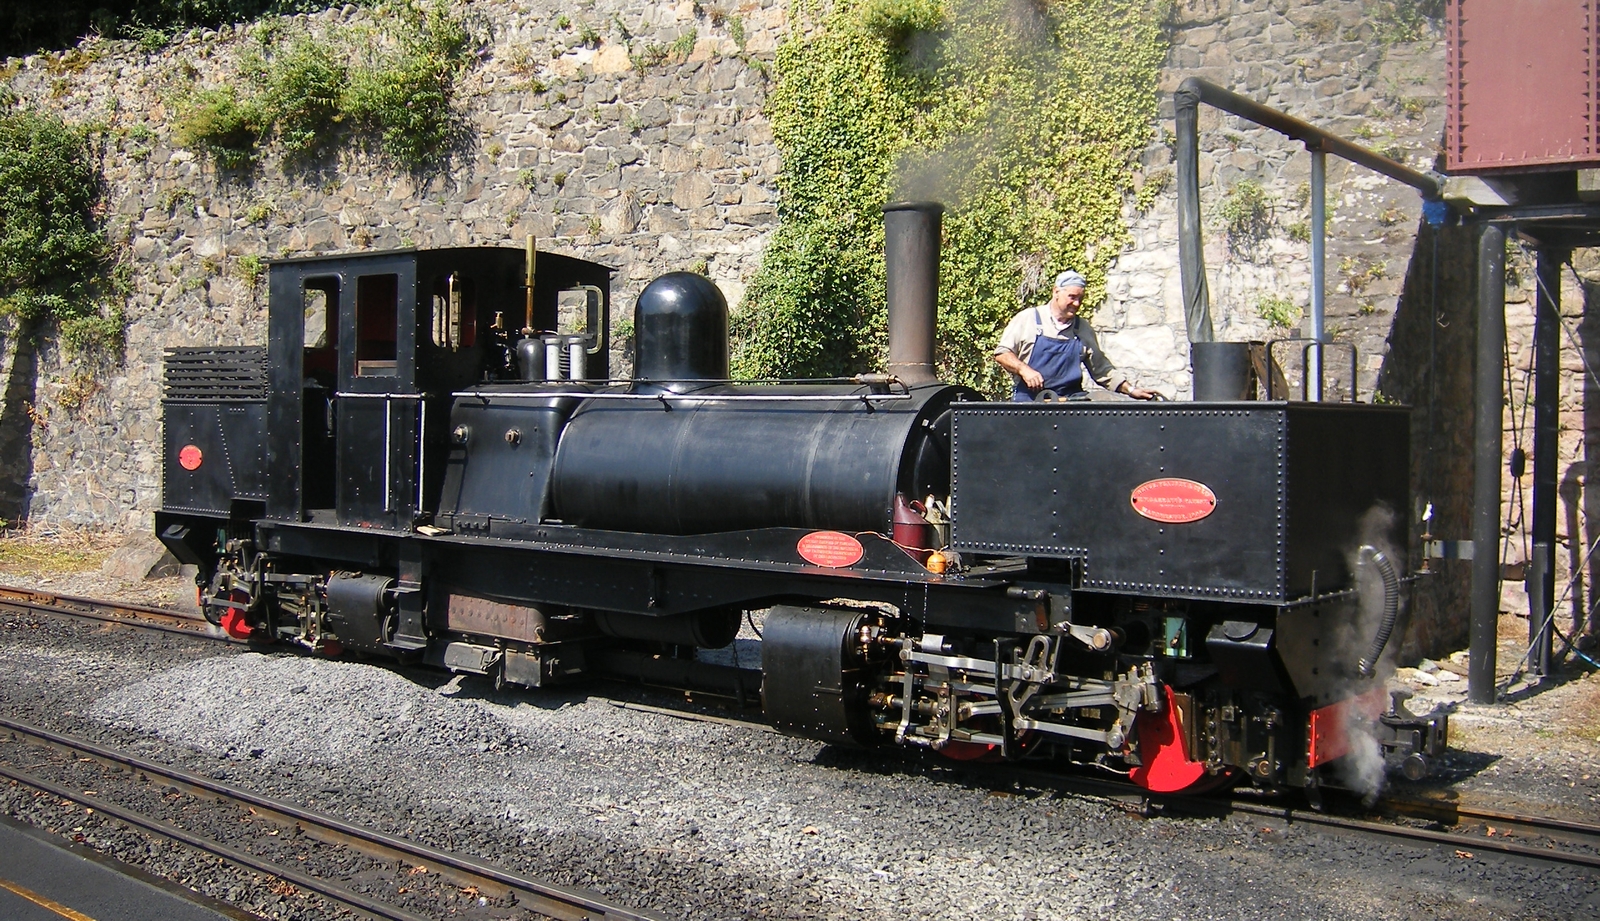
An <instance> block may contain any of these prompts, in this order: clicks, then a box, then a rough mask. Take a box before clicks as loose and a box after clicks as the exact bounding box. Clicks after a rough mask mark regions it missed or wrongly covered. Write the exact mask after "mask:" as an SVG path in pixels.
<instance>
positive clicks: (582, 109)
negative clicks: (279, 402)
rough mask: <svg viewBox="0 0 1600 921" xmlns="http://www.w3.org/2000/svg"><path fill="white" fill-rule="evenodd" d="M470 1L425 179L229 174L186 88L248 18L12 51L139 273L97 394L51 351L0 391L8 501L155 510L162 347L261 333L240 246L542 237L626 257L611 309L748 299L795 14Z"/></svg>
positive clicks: (121, 514)
mask: <svg viewBox="0 0 1600 921" xmlns="http://www.w3.org/2000/svg"><path fill="white" fill-rule="evenodd" d="M459 8H460V9H461V10H463V11H464V12H465V13H466V14H467V15H468V16H470V17H472V19H473V20H474V21H475V22H476V24H477V27H478V29H479V31H480V32H481V33H482V34H484V35H486V36H487V37H488V41H487V43H486V45H485V46H484V48H483V51H482V54H481V56H480V59H479V61H478V62H477V64H476V66H475V67H474V68H473V69H472V70H471V71H469V72H468V74H467V75H466V76H465V77H464V78H463V80H462V83H461V84H460V86H459V99H458V105H459V107H460V109H461V110H462V111H463V113H464V114H465V117H466V121H467V124H468V126H469V128H470V131H469V140H468V143H467V145H466V148H465V149H464V150H463V151H462V152H461V153H460V154H458V155H457V156H456V157H455V158H454V159H453V160H452V161H451V162H450V164H449V165H448V168H446V169H444V170H441V171H439V172H438V173H436V174H433V175H427V176H420V177H419V176H414V175H410V174H406V173H403V172H396V171H394V170H391V169H388V168H387V167H386V166H385V165H384V164H383V163H382V162H380V161H379V160H378V159H376V158H375V157H371V156H368V155H366V154H363V153H360V152H348V151H347V152H344V153H341V154H340V155H339V161H338V163H337V164H336V166H332V167H330V168H328V169H327V170H325V171H322V172H312V173H293V172H286V171H285V169H284V167H283V164H282V163H281V162H280V161H279V159H278V157H277V156H276V155H275V154H273V153H272V152H270V151H269V153H268V155H267V156H266V157H265V158H264V160H263V162H262V163H261V165H260V167H259V168H258V169H257V170H256V171H255V172H254V173H253V174H252V175H251V176H249V177H230V176H225V175H219V173H218V172H217V170H216V169H215V167H214V166H213V165H212V164H211V163H210V162H209V161H208V160H207V159H205V158H204V157H200V156H197V155H196V154H195V153H194V152H193V151H190V150H185V149H183V148H181V147H180V146H178V144H177V141H176V139H175V137H174V126H173V114H174V108H175V106H176V103H177V100H178V99H179V98H180V96H181V94H182V92H183V91H185V90H187V89H188V88H190V87H191V86H193V85H196V84H198V85H200V86H221V85H224V84H227V83H229V82H230V81H233V80H236V79H238V78H237V73H238V65H239V61H240V58H241V56H242V55H244V54H245V53H247V51H248V50H249V49H250V47H251V46H252V44H253V43H254V42H255V41H256V40H255V39H254V38H252V36H251V28H250V27H248V26H244V27H239V28H229V27H224V28H222V29H219V30H216V31H210V30H208V31H205V32H195V33H191V34H189V35H186V36H184V37H182V38H181V39H179V40H178V41H176V42H175V43H174V44H172V45H171V46H170V47H168V48H166V49H165V50H163V51H161V52H159V53H154V54H145V53H142V52H140V51H139V50H137V49H136V48H135V47H134V46H133V44H132V43H130V42H110V41H93V40H91V41H88V42H85V43H84V44H83V45H82V46H80V51H83V52H85V53H84V54H83V55H81V56H80V57H79V58H78V60H79V61H81V62H86V63H84V65H83V66H82V68H81V70H75V71H74V70H63V69H62V68H61V67H60V66H58V61H57V60H56V59H51V58H48V57H44V56H36V57H30V58H27V59H24V60H22V61H20V62H18V63H19V65H20V66H19V69H18V72H17V73H16V75H15V76H14V77H13V78H12V79H11V81H10V85H11V87H12V89H13V91H15V92H16V93H17V94H18V95H19V96H21V97H22V98H23V99H24V100H25V101H26V102H27V103H28V104H30V105H32V106H35V107H38V108H42V109H45V110H50V111H57V112H59V113H61V114H62V115H63V117H65V118H66V119H67V120H68V121H70V122H76V123H95V124H98V125H100V126H102V127H103V132H102V137H104V138H106V141H105V148H104V161H103V166H104V171H105V176H106V187H107V198H106V200H107V206H108V211H109V222H110V225H111V229H112V234H113V236H114V239H115V242H116V243H118V244H119V245H121V246H123V247H125V249H126V252H127V254H128V258H129V260H130V261H131V262H132V264H133V266H134V270H135V271H134V277H135V290H134V293H133V296H132V298H131V300H130V302H129V305H128V307H129V321H130V322H129V325H128V330H127V337H128V348H127V354H126V360H125V362H124V363H123V365H122V366H121V367H119V368H116V369H113V370H112V371H111V372H110V373H108V374H105V375H102V376H101V378H100V383H99V384H98V385H97V387H98V389H96V390H95V391H94V392H92V393H88V394H84V393H82V392H81V390H82V388H81V387H75V386H74V385H73V384H72V383H71V375H70V373H69V372H70V369H68V368H67V367H65V365H64V362H63V359H62V356H61V355H60V353H59V352H58V351H57V350H55V349H54V348H53V347H46V348H45V349H44V351H43V352H42V353H41V354H40V355H39V357H38V368H37V371H38V373H37V384H36V385H29V386H27V387H24V388H23V389H24V390H26V392H25V393H20V392H19V393H17V394H13V396H15V399H8V400H7V401H5V402H4V403H3V404H0V409H3V411H4V416H3V417H0V432H4V433H6V435H4V436H0V452H4V457H5V458H6V459H7V465H6V466H7V469H8V472H10V473H11V474H12V475H13V477H14V478H16V479H18V480H20V482H19V483H18V484H17V485H16V488H15V489H13V493H14V494H16V500H15V501H14V502H13V503H12V505H13V506H14V507H15V508H16V510H17V512H18V513H20V515H18V516H17V517H25V518H27V519H29V520H31V521H33V522H35V523H41V524H49V523H56V522H60V523H72V524H99V525H103V526H106V527H110V528H117V529H126V530H139V529H145V528H148V527H149V521H150V513H151V512H152V511H153V510H154V509H155V508H157V507H158V506H159V503H160V492H161V481H160V467H159V458H158V455H159V450H160V431H161V430H160V398H161V356H162V352H163V350H164V349H166V348H169V347H174V346H191V345H204V344H221V345H237V344H246V343H260V342H264V341H265V338H266V304H265V299H266V285H265V279H264V278H256V277H252V272H251V271H250V263H249V260H247V259H245V258H244V257H262V258H271V257H281V256H295V255H305V254H312V253H324V252H337V251H346V250H360V249H385V248H394V247H401V246H411V245H415V246H423V247H428V246H456V245H479V244H498V245H514V246H520V245H521V243H522V240H523V239H524V237H525V236H526V235H527V234H534V235H536V236H537V237H538V239H539V241H540V245H541V247H543V248H548V249H553V250H556V251H559V252H564V253H568V254H571V255H575V256H579V257H582V258H586V259H593V260H596V261H599V262H602V263H605V264H607V265H610V266H613V267H615V268H616V269H617V273H616V275H615V276H614V279H613V286H612V290H613V303H614V305H615V310H614V314H615V315H614V317H613V322H614V323H615V322H616V321H618V320H622V319H626V318H627V317H629V316H631V313H632V309H633V302H634V300H635V298H636V297H637V295H638V293H639V291H640V290H641V289H642V288H643V287H644V285H645V284H646V283H647V282H648V281H649V280H650V279H652V278H654V277H656V276H658V275H660V274H663V273H665V272H669V271H676V270H684V269H689V270H694V271H701V272H704V273H706V274H707V275H709V276H710V277H711V278H712V280H714V281H715V282H716V283H717V284H718V285H720V286H721V287H722V289H723V291H724V292H725V293H726V294H727V295H728V299H729V302H730V303H734V304H737V303H738V300H739V298H740V297H741V295H742V293H743V290H744V286H745V284H746V282H747V281H748V280H749V278H750V277H751V275H752V274H753V273H754V272H755V270H756V268H757V266H758V264H759V260H760V255H761V251H762V249H763V247H764V244H765V240H766V238H767V236H768V235H769V234H770V233H771V230H772V228H773V226H774V224H775V222H776V218H777V211H776V206H775V204H774V196H775V192H774V180H775V178H776V175H777V170H778V165H779V161H778V153H777V148H776V147H775V146H774V144H773V140H772V132H771V129H770V127H769V126H768V124H767V121H766V118H765V116H764V115H763V114H762V111H761V105H762V102H763V100H764V99H765V95H766V92H767V89H768V86H769V83H770V79H771V77H770V73H771V66H772V65H771V62H772V57H773V52H774V51H775V50H776V48H777V45H778V42H779V41H780V40H781V38H782V36H783V35H784V30H785V24H786V21H787V15H786V9H785V6H784V4H783V3H782V2H781V0H737V2H727V3H724V4H720V5H719V4H716V3H705V4H697V3H693V2H687V0H686V2H682V3H677V4H670V3H669V4H637V3H626V2H622V0H581V2H579V3H576V4H568V3H558V2H555V0H529V2H516V3H511V2H474V3H467V2H463V3H460V4H459ZM373 15H374V14H373V13H371V12H370V11H368V10H363V9H358V8H356V7H354V6H345V7H343V8H340V9H334V10H330V11H328V12H327V13H324V14H318V15H312V16H300V17H293V18H292V19H290V20H287V21H286V23H285V25H286V27H287V28H290V29H298V28H304V29H307V30H310V31H311V32H312V33H314V34H320V33H324V32H326V31H327V30H329V29H341V28H353V27H360V26H362V25H371V24H372V22H371V17H372V16H373ZM561 17H566V22H567V24H566V25H562V24H561V22H562V19H561ZM588 31H592V32H593V33H594V34H597V35H598V37H599V38H598V41H588V42H586V41H585V33H586V32H588ZM691 34H692V38H693V41H692V45H690V43H689V42H688V41H686V40H685V36H690V35H691ZM736 37H737V38H738V40H737V41H736V40H735V39H736ZM668 48H672V49H674V50H673V52H672V53H670V54H667V55H666V56H665V57H664V58H662V57H661V55H662V52H663V51H665V50H666V49H668ZM686 49H687V50H688V53H687V54H684V53H682V52H683V50H686ZM3 341H4V345H5V355H6V358H5V363H4V364H3V365H0V374H3V375H4V377H5V379H6V380H12V379H16V380H18V381H27V380H28V379H29V376H28V375H13V374H7V373H5V372H8V371H9V370H10V368H11V366H12V364H13V361H12V353H13V351H14V349H13V346H14V343H13V342H12V341H10V339H9V338H6V339H4V340H3ZM24 357H25V358H26V357H27V356H26V355H25V356H24ZM620 358H621V356H620V354H619V355H617V356H614V360H613V367H618V366H619V365H621V363H620V361H619V359H620ZM22 365H23V367H24V368H26V367H28V364H27V362H26V361H24V362H23V363H22ZM19 386H21V384H19ZM8 392H9V391H8ZM13 457H15V458H17V459H19V462H18V463H12V462H11V459H12V458H13ZM0 485H3V484H0Z"/></svg>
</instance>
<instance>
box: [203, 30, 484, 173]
mask: <svg viewBox="0 0 1600 921" xmlns="http://www.w3.org/2000/svg"><path fill="white" fill-rule="evenodd" d="M383 12H384V13H386V14H387V15H385V16H384V17H382V19H383V21H384V22H385V23H386V26H385V28H384V29H383V30H381V31H372V30H367V31H360V32H357V31H343V30H333V31H330V32H329V33H327V34H315V35H314V34H311V33H307V32H299V33H295V34H292V35H290V36H288V37H287V38H286V37H285V35H284V30H283V28H282V27H281V26H277V27H274V28H258V29H257V30H256V38H257V40H258V41H259V42H260V44H261V55H260V57H259V59H257V60H255V61H252V62H250V63H248V64H247V66H246V67H245V68H244V70H245V73H243V74H242V75H241V76H242V77H244V78H245V79H244V80H243V81H241V82H242V83H243V84H244V86H243V88H242V89H236V88H235V87H234V86H232V85H230V86H226V87H222V88H215V89H202V90H199V91H197V92H194V93H193V94H191V95H190V96H189V97H188V98H187V99H185V100H182V101H181V102H180V104H179V106H178V118H177V137H178V142H179V143H180V144H182V145H184V146H186V147H192V148H194V149H196V150H200V151H202V152H204V153H206V154H208V155H209V156H211V157H212V158H213V159H214V160H215V161H216V163H217V165H218V166H219V167H222V168H223V169H229V170H245V169H249V168H250V167H252V166H253V165H254V164H255V162H256V160H257V158H258V157H259V156H260V152H261V145H262V143H263V142H264V141H265V140H267V139H268V138H276V139H277V141H278V142H279V143H280V144H282V145H283V152H284V158H285V160H286V161H287V162H288V163H289V164H290V165H291V166H292V167H297V168H309V167H313V166H315V165H317V164H319V163H321V162H323V161H325V160H326V158H327V157H328V156H329V155H330V154H331V153H332V152H333V151H334V150H336V149H337V147H338V146H339V145H340V144H341V143H342V142H344V141H346V140H348V139H351V138H354V139H356V140H357V141H359V142H360V143H363V144H366V145H368V146H371V147H375V148H376V149H378V150H379V151H381V152H382V153H383V155H385V156H386V157H388V158H389V159H390V160H391V161H393V162H394V163H395V164H396V165H398V166H401V167H403V168H405V169H410V170H420V169H424V168H426V167H430V166H434V165H437V164H438V163H439V161H441V160H442V159H444V157H445V156H447V155H448V154H449V152H450V149H451V147H452V144H453V143H454V141H455V139H456V137H457V136H458V134H459V133H460V131H461V126H460V119H459V117H458V116H457V115H456V114H455V113H454V111H453V109H452V100H453V98H454V92H455V83H456V78H457V76H459V75H460V73H461V72H462V71H463V70H465V69H466V67H467V66H468V65H469V64H470V61H471V51H472V45H473V36H472V34H471V32H470V30H469V29H468V27H467V24H466V22H465V21H464V20H462V19H461V18H459V17H457V16H455V15H454V14H453V13H452V12H451V11H450V9H449V7H448V6H446V5H445V4H444V3H443V2H442V0H435V2H433V3H431V4H428V5H413V4H409V3H403V2H397V3H392V4H388V5H385V6H384V7H383ZM352 60H353V61H354V62H355V63H353V64H348V63H346V62H347V61H352Z"/></svg>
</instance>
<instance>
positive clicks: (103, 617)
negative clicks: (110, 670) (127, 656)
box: [0, 585, 229, 641]
mask: <svg viewBox="0 0 1600 921" xmlns="http://www.w3.org/2000/svg"><path fill="white" fill-rule="evenodd" d="M5 612H11V613H17V614H65V615H70V616H72V617H77V618H80V619H83V620H96V621H101V622H104V623H111V624H122V625H124V626H129V627H141V628H143V629H146V630H159V631H161V632H163V633H176V634H179V635H181V636H204V637H208V638H210V639H214V640H224V641H226V640H228V639H229V637H228V634H227V633H225V632H223V630H222V628H221V627H218V626H216V625H214V624H211V623H208V622H207V621H205V620H204V619H202V618H199V617H195V616H192V615H189V614H183V613H180V612H178V611H168V610H166V609H164V608H153V607H149V606H147V605H142V604H128V603H125V602H120V601H99V600H96V599H94V598H78V597H75V596H72V595H55V594H51V593H49V592H40V591H35V590H33V589H26V588H16V587H14V586H9V585H0V613H5Z"/></svg>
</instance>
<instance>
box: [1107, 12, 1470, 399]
mask: <svg viewBox="0 0 1600 921" xmlns="http://www.w3.org/2000/svg"><path fill="white" fill-rule="evenodd" d="M1369 6H1370V5H1369V4H1367V3H1363V2H1361V0H1323V2H1314V3H1313V2H1286V0H1180V2H1178V3H1177V4H1176V7H1175V11H1174V14H1173V20H1172V46H1171V50H1170V51H1169V53H1168V55H1167V61H1166V65H1165V67H1164V68H1163V70H1162V75H1161V86H1160V92H1161V95H1162V99H1161V115H1160V118H1159V119H1158V122H1157V125H1156V126H1155V134H1154V137H1153V139H1152V143H1151V145H1150V147H1149V148H1147V149H1146V150H1145V151H1144V152H1143V154H1142V156H1141V167H1142V181H1143V182H1146V183H1150V182H1154V183H1158V184H1159V185H1160V187H1161V189H1162V192H1161V193H1160V194H1158V195H1157V196H1156V197H1155V199H1154V204H1153V206H1152V207H1151V208H1149V209H1148V210H1146V211H1144V212H1142V213H1141V212H1139V211H1138V210H1137V209H1135V208H1134V207H1133V206H1132V205H1131V204H1130V205H1129V207H1128V208H1127V211H1126V214H1127V217H1128V222H1129V227H1130V229H1131V231H1132V237H1133V240H1132V243H1131V245H1130V246H1129V247H1128V249H1127V250H1126V251H1125V252H1124V253H1123V254H1122V256H1121V257H1120V258H1119V259H1118V260H1117V262H1116V263H1115V264H1114V265H1113V266H1112V270H1111V273H1110V276H1109V278H1108V281H1107V291H1106V295H1107V296H1106V302H1105V304H1104V305H1103V306H1102V307H1101V308H1100V311H1099V313H1097V314H1096V323H1097V325H1099V326H1101V327H1104V328H1106V329H1109V330H1111V331H1112V332H1110V333H1109V334H1107V335H1105V336H1104V339H1105V346H1106V351H1107V353H1108V354H1109V355H1111V356H1112V358H1113V359H1115V360H1116V362H1117V363H1118V366H1119V367H1122V368H1124V369H1126V370H1129V371H1131V372H1133V374H1134V375H1135V376H1136V377H1137V378H1138V379H1139V380H1140V381H1141V382H1143V383H1145V384H1147V385H1154V386H1155V387H1156V388H1157V389H1160V390H1162V391H1163V392H1165V393H1166V394H1167V395H1168V396H1176V397H1178V398H1180V399H1184V398H1187V397H1188V396H1189V393H1190V381H1189V371H1188V366H1189V362H1188V343H1187V339H1186V336H1185V333H1184V322H1183V292H1182V280H1181V277H1180V274H1179V271H1178V210H1177V190H1176V182H1175V178H1176V177H1175V166H1174V163H1173V152H1172V147H1171V144H1172V141H1173V139H1174V137H1173V134H1172V131H1173V107H1172V92H1173V91H1174V90H1176V89H1177V88H1178V85H1179V84H1180V83H1182V82H1183V81H1184V80H1185V79H1187V78H1189V77H1200V78H1203V79H1206V80H1209V81H1211V82H1212V83H1215V84H1217V85H1219V86H1221V87H1223V88H1224V89H1229V90H1232V91H1234V92H1236V93H1239V94H1240V95H1243V96H1247V97H1249V98H1251V99H1254V100H1256V101H1257V102H1260V103H1262V104H1264V105H1268V106H1271V107H1273V108H1275V109H1279V110H1281V111H1284V112H1287V113H1289V114H1290V115H1293V116H1295V117H1297V118H1299V119H1301V120H1303V121H1307V122H1310V123H1311V124H1314V125H1316V126H1318V127H1320V128H1324V129H1326V130H1328V131H1331V132H1334V133H1336V134H1339V135H1341V136H1343V137H1347V138H1350V139H1351V140H1354V141H1355V142H1356V143H1361V144H1364V145H1366V146H1369V147H1372V148H1373V149H1377V150H1380V151H1382V152H1384V153H1386V154H1387V155H1389V156H1390V157H1392V158H1394V159H1397V160H1399V161H1401V162H1403V163H1405V164H1406V165H1408V166H1410V167H1412V168H1413V169H1417V170H1423V171H1426V170H1428V169H1431V168H1432V167H1433V165H1434V158H1435V156H1436V153H1437V151H1438V149H1439V144H1440V142H1441V141H1442V139H1443V132H1444V96H1445V94H1444V85H1445V84H1444V76H1445V73H1444V72H1445V45H1444V40H1443V35H1440V34H1430V35H1427V36H1424V37H1423V39H1422V40H1420V41H1415V42H1398V43H1397V42H1391V41H1385V40H1383V39H1382V38H1381V37H1380V32H1379V26H1381V25H1382V24H1381V23H1374V22H1372V21H1370V20H1369V19H1368V13H1369V12H1370V11H1369ZM1199 166H1200V185H1201V189H1200V199H1201V213H1202V216H1203V217H1202V231H1203V235H1204V238H1205V260H1206V274H1207V281H1208V284H1209V287H1210V291H1211V301H1212V320H1213V323H1214V325H1215V328H1216V335H1217V338H1218V339H1220V340H1227V341H1248V340H1266V339H1277V338H1283V337H1285V336H1288V335H1290V334H1291V331H1290V330H1289V329H1285V328H1275V327H1273V326H1272V325H1271V324H1269V322H1268V321H1267V320H1266V319H1265V318H1263V316H1262V313H1263V305H1264V304H1267V303H1269V299H1286V300H1287V301H1288V302H1290V303H1292V304H1293V306H1294V307H1295V308H1297V309H1298V310H1299V312H1300V314H1301V316H1302V317H1304V316H1305V314H1306V313H1308V311H1309V305H1310V298H1311V251H1310V243H1309V235H1308V234H1307V231H1308V230H1309V226H1310V217H1311V210H1310V206H1309V204H1308V202H1309V195H1310V177H1311V158H1310V154H1308V153H1307V152H1306V150H1305V147H1304V145H1302V144H1300V143H1298V142H1295V141H1291V140H1289V139H1288V138H1286V137H1284V136H1283V135H1280V134H1278V133H1276V132H1274V131H1271V130H1269V129H1266V128H1262V127H1260V126H1258V125H1255V124H1253V123H1251V122H1248V121H1245V120H1243V119H1240V118H1236V117H1234V116H1232V115H1228V114H1226V113H1223V112H1221V111H1219V110H1217V109H1212V108H1210V107H1209V106H1201V108H1200V162H1199ZM1242 183H1254V184H1256V185H1258V186H1259V187H1260V188H1261V189H1262V190H1263V191H1264V192H1265V206H1266V207H1265V211H1266V214H1265V219H1264V221H1263V226H1261V227H1260V228H1259V230H1260V232H1259V233H1256V234H1247V235H1240V236H1235V237H1231V238H1230V236H1229V235H1228V233H1227V232H1226V230H1225V221H1224V219H1223V213H1224V210H1225V203H1226V202H1227V201H1228V200H1229V198H1230V196H1237V195H1238V194H1239V193H1238V191H1237V190H1238V189H1240V187H1241V184H1242ZM1421 210H1422V209H1421V199H1420V197H1419V196H1418V194H1417V193H1416V192H1415V191H1414V190H1412V189H1411V188H1410V187H1409V186H1406V185H1404V184H1402V183H1398V182H1395V181H1393V180H1391V179H1389V178H1388V177H1385V176H1382V175H1380V174H1377V173H1374V172H1371V171H1369V170H1367V169H1366V168H1364V167H1360V166H1355V165H1353V164H1350V163H1347V162H1345V161H1343V160H1340V159H1338V158H1336V157H1329V158H1328V169H1327V215H1328V219H1327V220H1328V238H1327V250H1326V254H1327V255H1326V286H1325V289H1324V290H1325V296H1326V301H1325V306H1326V310H1325V318H1326V319H1325V322H1326V326H1325V330H1326V332H1327V333H1328V334H1329V335H1331V336H1332V337H1333V338H1334V339H1335V340H1336V341H1339V342H1347V343H1350V344H1352V345H1354V346H1355V347H1356V349H1357V351H1358V355H1359V356H1360V357H1359V361H1360V366H1359V373H1358V388H1359V390H1358V392H1359V394H1360V396H1361V398H1362V399H1371V395H1372V392H1373V388H1374V386H1375V384H1376V379H1377V372H1378V369H1379V367H1380V366H1381V364H1382V361H1383V356H1384V353H1385V351H1386V343H1385V340H1386V337H1387V336H1388V333H1389V328H1390V325H1391V323H1392V321H1393V319H1394V310H1395V301H1396V299H1397V297H1398V296H1399V293H1400V282H1401V279H1402V277H1403V276H1404V274H1405V270H1406V263H1407V260H1408V259H1409V258H1410V255H1411V249H1412V246H1413V242H1414V239H1415V236H1416V227H1417V222H1418V219H1419V217H1420V215H1421ZM1292 351H1293V350H1292V349H1290V348H1288V347H1283V352H1282V354H1283V355H1284V356H1285V358H1286V359H1287V356H1288V355H1289V354H1290V353H1291V352H1292ZM1343 360H1344V359H1342V358H1341V359H1340V361H1343ZM1328 364H1329V367H1330V370H1333V369H1334V365H1335V361H1334V359H1333V358H1332V357H1330V358H1329V359H1328ZM1345 367H1347V365H1346V366H1345ZM1348 377H1349V374H1348V372H1346V373H1344V374H1343V378H1348ZM1337 386H1338V388H1339V389H1340V390H1341V392H1343V393H1344V394H1345V395H1346V397H1347V398H1348V393H1349V386H1348V383H1347V382H1345V381H1343V380H1341V381H1339V382H1338V384H1337ZM1296 389H1298V386H1297V385H1296Z"/></svg>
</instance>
